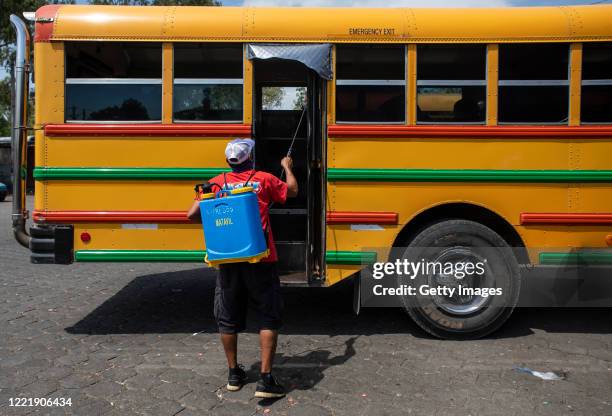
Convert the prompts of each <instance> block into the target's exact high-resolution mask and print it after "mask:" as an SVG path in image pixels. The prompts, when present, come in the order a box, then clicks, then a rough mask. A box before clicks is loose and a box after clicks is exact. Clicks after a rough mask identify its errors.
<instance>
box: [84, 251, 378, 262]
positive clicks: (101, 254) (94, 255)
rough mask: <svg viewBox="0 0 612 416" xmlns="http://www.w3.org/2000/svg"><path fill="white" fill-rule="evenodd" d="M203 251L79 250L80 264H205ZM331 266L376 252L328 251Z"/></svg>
mask: <svg viewBox="0 0 612 416" xmlns="http://www.w3.org/2000/svg"><path fill="white" fill-rule="evenodd" d="M205 256H206V251H203V250H78V251H76V252H75V260H76V261H78V262H200V263H202V262H204V257H205ZM325 258H326V261H327V263H329V264H366V263H373V262H375V261H376V252H361V251H328V252H327V254H326V256H325Z"/></svg>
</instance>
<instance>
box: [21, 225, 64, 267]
mask: <svg viewBox="0 0 612 416" xmlns="http://www.w3.org/2000/svg"><path fill="white" fill-rule="evenodd" d="M30 236H31V238H30V244H29V245H30V251H31V252H32V254H31V255H30V261H31V262H32V263H36V264H70V263H72V262H73V261H74V250H73V248H74V229H73V227H72V225H57V226H48V227H32V228H30Z"/></svg>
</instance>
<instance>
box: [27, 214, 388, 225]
mask: <svg viewBox="0 0 612 416" xmlns="http://www.w3.org/2000/svg"><path fill="white" fill-rule="evenodd" d="M32 217H33V219H34V221H36V222H61V223H76V222H173V223H176V222H179V223H187V222H190V221H189V219H188V218H187V212H186V211H34V212H33V213H32ZM397 222H398V214H397V213H395V212H337V211H335V212H328V213H327V223H328V224H397Z"/></svg>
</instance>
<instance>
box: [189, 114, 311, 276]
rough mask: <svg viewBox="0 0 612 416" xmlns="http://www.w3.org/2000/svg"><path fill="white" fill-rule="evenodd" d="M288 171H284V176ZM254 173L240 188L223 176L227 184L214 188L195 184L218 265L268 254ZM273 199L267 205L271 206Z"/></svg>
mask: <svg viewBox="0 0 612 416" xmlns="http://www.w3.org/2000/svg"><path fill="white" fill-rule="evenodd" d="M305 113H306V107H304V110H303V111H302V115H301V117H300V121H299V123H298V126H297V129H296V130H295V134H294V135H293V139H292V140H291V144H290V145H289V149H288V151H287V157H291V153H292V151H293V145H294V143H295V139H296V137H297V134H298V132H299V129H300V127H301V125H302V120H303V118H304V114H305ZM284 173H285V171H284V170H283V171H282V173H281V175H280V176H281V179H282V178H283V175H284ZM254 175H255V173H253V174H252V175H251V176H250V177H249V178H248V179H247V181H246V182H245V183H244V186H242V187H241V188H237V189H228V186H227V180H226V178H225V174H224V175H223V178H224V182H225V183H224V187H223V189H221V190H220V191H218V192H213V191H212V188H213V186H214V185H213V184H210V183H208V184H198V185H196V186H195V192H196V198H198V199H199V200H200V215H201V217H202V228H203V230H204V241H205V244H206V258H205V261H206V263H208V265H210V266H213V267H216V266H218V265H220V264H226V263H241V262H248V263H257V262H259V261H261V260H262V259H263V258H265V257H268V255H269V254H270V249H269V248H268V244H267V240H266V234H267V232H268V231H269V230H267V229H266V230H265V232H264V230H263V228H262V226H261V223H262V221H261V220H262V219H261V215H260V213H259V202H258V201H257V194H256V193H255V190H254V188H253V186H249V182H250V181H251V179H253V176H254ZM272 205H273V203H271V204H270V205H269V206H268V210H269V209H270V208H272Z"/></svg>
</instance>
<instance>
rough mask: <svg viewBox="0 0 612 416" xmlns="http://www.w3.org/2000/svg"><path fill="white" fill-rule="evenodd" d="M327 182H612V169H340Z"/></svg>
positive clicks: (330, 175)
mask: <svg viewBox="0 0 612 416" xmlns="http://www.w3.org/2000/svg"><path fill="white" fill-rule="evenodd" d="M327 179H328V181H330V182H340V181H355V182H358V181H364V182H366V181H367V182H612V170H480V169H339V168H332V169H329V170H328V171H327Z"/></svg>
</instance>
